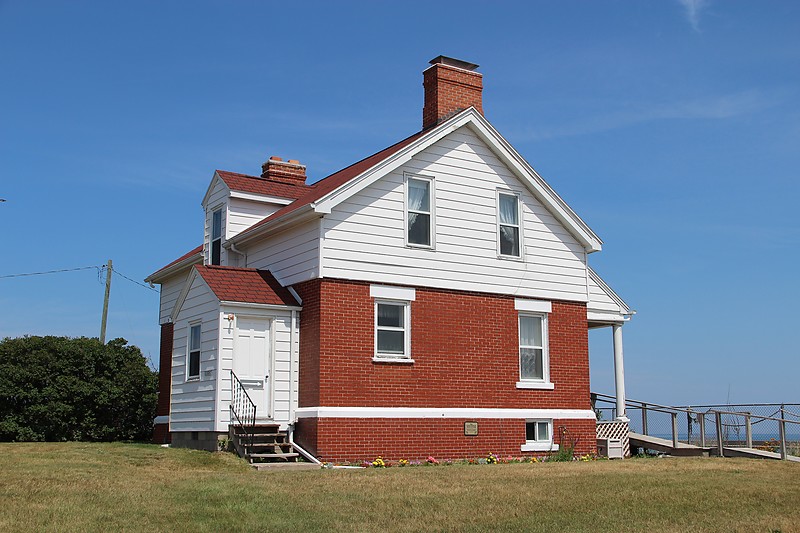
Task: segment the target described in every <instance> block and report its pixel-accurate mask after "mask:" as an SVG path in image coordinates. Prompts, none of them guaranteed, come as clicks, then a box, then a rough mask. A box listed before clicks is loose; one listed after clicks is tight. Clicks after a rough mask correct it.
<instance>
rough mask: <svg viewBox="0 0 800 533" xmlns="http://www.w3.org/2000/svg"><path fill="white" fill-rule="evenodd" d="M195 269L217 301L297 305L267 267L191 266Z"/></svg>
mask: <svg viewBox="0 0 800 533" xmlns="http://www.w3.org/2000/svg"><path fill="white" fill-rule="evenodd" d="M195 268H196V269H197V273H198V274H200V276H201V277H202V278H203V280H205V282H206V283H207V284H208V286H209V287H210V288H211V290H212V291H213V292H214V294H215V295H216V296H217V298H219V299H220V301H223V302H242V303H249V304H269V305H291V306H299V305H300V304H298V303H297V300H295V299H294V297H293V296H292V294H291V293H290V292H289V290H288V289H286V288H285V287H283V286H281V284H280V283H278V280H276V279H275V276H273V275H272V273H271V272H270V271H269V270H256V269H254V268H234V267H224V266H211V265H195Z"/></svg>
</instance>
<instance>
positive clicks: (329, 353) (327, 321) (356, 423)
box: [295, 279, 595, 460]
mask: <svg viewBox="0 0 800 533" xmlns="http://www.w3.org/2000/svg"><path fill="white" fill-rule="evenodd" d="M295 289H296V290H297V292H298V294H300V297H301V298H302V299H303V311H302V312H301V326H300V394H299V399H300V407H313V406H325V407H337V406H340V407H461V408H517V409H586V410H588V409H591V401H590V392H589V348H588V329H587V323H586V306H585V304H583V303H578V302H562V301H553V302H552V312H551V313H550V314H549V315H548V341H549V354H550V378H551V381H552V382H553V383H554V384H555V388H554V390H535V389H534V390H532V389H517V388H516V383H517V381H519V346H518V338H519V332H518V316H519V313H518V311H516V310H515V309H514V298H513V297H510V296H500V295H488V294H483V293H474V292H463V291H449V290H441V289H427V288H417V289H416V300H415V301H413V302H412V303H411V354H412V357H413V359H414V363H413V364H406V363H376V362H374V361H373V355H374V353H373V350H374V335H375V332H374V299H373V298H371V297H370V295H369V283H365V282H355V281H346V280H335V279H322V280H313V281H309V282H306V283H302V284H299V285H296V286H295ZM484 422H485V423H484ZM431 424H434V425H431ZM481 424H483V425H484V426H485V427H486V430H485V431H486V432H485V433H484V432H483V431H484V430H483V429H482V430H481V431H482V434H481V437H480V438H478V437H472V438H471V439H470V438H466V437H464V436H463V420H449V421H442V420H438V419H437V420H436V421H431V420H425V419H413V420H404V421H398V420H397V419H386V420H381V419H366V420H363V419H355V420H351V419H319V420H318V421H317V425H316V426H314V427H313V430H312V427H311V425H310V424H309V419H303V420H301V423H300V424H298V441H299V442H301V443H306V445H307V446H309V447H313V448H314V449H317V450H319V452H320V453H321V454H323V455H325V456H330V458H331V459H329V460H345V459H353V458H355V459H362V458H365V457H362V456H359V457H349V456H348V457H345V456H346V455H348V454H355V453H357V452H358V450H364V453H365V454H366V455H367V456H368V455H370V454H371V453H372V452H375V453H377V454H379V455H383V456H384V457H389V456H390V455H388V454H389V453H390V451H391V450H395V451H396V452H397V453H399V452H400V451H402V450H408V452H407V453H406V454H405V455H409V457H406V458H410V457H411V452H412V451H413V453H415V454H425V457H427V456H428V455H430V454H432V453H434V451H436V453H439V454H440V455H441V454H445V455H449V456H451V457H457V456H459V455H456V454H462V453H465V452H466V450H467V449H469V451H470V454H473V455H474V454H475V453H478V454H479V455H480V454H485V453H488V451H490V450H488V449H484V448H486V446H487V445H488V444H489V443H495V444H496V446H501V447H502V448H497V449H496V450H495V453H502V454H512V455H519V454H520V450H519V447H520V445H521V444H522V442H523V441H524V438H525V431H524V420H503V421H501V420H497V421H493V422H492V421H488V420H486V421H482V422H481ZM441 425H444V426H446V427H447V428H448V429H447V434H452V437H447V438H445V437H444V436H443V433H442V432H441V431H442V427H440V426H441ZM558 425H559V424H558V422H556V423H555V427H554V431H556V433H557V432H558ZM563 425H564V426H565V427H567V428H568V430H569V431H570V432H571V433H574V434H575V436H577V437H578V438H579V441H581V444H580V445H579V450H580V451H583V452H585V451H588V449H589V448H588V447H589V446H591V448H592V449H593V448H594V443H595V441H594V431H595V429H594V421H592V420H590V421H574V420H572V421H563ZM451 426H452V427H451ZM456 426H457V427H456ZM348 428H352V430H353V431H354V432H355V433H354V434H353V433H351V432H350V429H348ZM456 430H457V431H456ZM418 431H422V432H423V434H426V435H428V437H425V438H422V439H419V440H422V441H424V446H423V445H422V444H420V445H419V446H417V445H414V444H413V442H414V441H415V440H417V439H416V438H415V437H412V436H408V437H405V436H404V435H406V434H410V435H413V434H415V432H418ZM426 432H427V433H426ZM312 433H313V434H312ZM557 434H558V433H557ZM501 435H506V436H507V438H500V436H501ZM434 436H436V438H435V439H434V438H433V437H434ZM429 437H430V438H429ZM306 439H307V440H306ZM465 439H466V440H465ZM486 439H488V440H486ZM497 439H500V440H497ZM431 441H436V446H437V448H436V450H431V449H430V447H431V446H432V444H431ZM367 442H374V443H375V444H366V443H367ZM556 442H558V441H556ZM476 443H477V444H476ZM301 445H302V444H301ZM414 446H417V447H414ZM420 446H422V447H420ZM379 448H380V449H381V450H380V451H377V452H376V450H378V449H379ZM423 448H425V450H423ZM514 450H516V451H514ZM367 451H369V452H370V453H366V452H367ZM391 453H394V452H391Z"/></svg>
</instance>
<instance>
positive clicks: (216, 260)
mask: <svg viewBox="0 0 800 533" xmlns="http://www.w3.org/2000/svg"><path fill="white" fill-rule="evenodd" d="M221 255H222V209H217V210H216V211H214V212H213V213H212V214H211V264H212V265H219V264H220V261H221Z"/></svg>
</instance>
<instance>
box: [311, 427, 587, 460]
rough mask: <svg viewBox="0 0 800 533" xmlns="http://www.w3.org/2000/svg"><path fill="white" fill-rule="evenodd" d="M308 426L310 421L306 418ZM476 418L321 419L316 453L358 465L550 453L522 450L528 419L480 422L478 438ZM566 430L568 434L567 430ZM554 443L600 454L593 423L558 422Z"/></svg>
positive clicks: (317, 433) (580, 453) (320, 456)
mask: <svg viewBox="0 0 800 533" xmlns="http://www.w3.org/2000/svg"><path fill="white" fill-rule="evenodd" d="M301 420H302V422H303V423H305V422H306V420H305V419H301ZM466 420H474V419H457V418H447V419H431V418H411V419H408V418H321V419H318V421H317V425H316V427H315V428H314V429H315V432H316V436H317V443H316V447H315V452H316V454H317V458H318V459H319V460H321V461H323V462H326V461H330V462H337V463H343V462H355V461H364V460H373V459H375V458H376V457H377V456H381V457H383V458H384V459H386V460H389V461H397V460H398V459H408V460H410V461H411V460H425V459H426V458H427V457H429V456H433V457H435V458H436V459H461V458H479V457H486V455H487V454H488V453H490V452H491V453H494V454H496V455H499V456H501V457H509V456H510V457H531V456H536V457H541V456H544V455H547V452H522V451H521V450H520V448H521V446H522V445H523V444H525V421H524V420H517V419H478V420H477V422H478V435H477V436H474V437H467V436H465V435H464V422H465V421H466ZM562 428H565V429H566V432H564V431H562ZM553 433H554V442H555V443H556V444H559V445H560V446H573V447H574V450H575V453H576V454H579V455H583V454H586V453H588V452H590V451H595V449H596V440H595V423H594V420H558V419H556V420H554V421H553Z"/></svg>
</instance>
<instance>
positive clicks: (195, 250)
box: [148, 244, 203, 279]
mask: <svg viewBox="0 0 800 533" xmlns="http://www.w3.org/2000/svg"><path fill="white" fill-rule="evenodd" d="M202 251H203V245H202V244H201V245H200V246H198V247H197V248H192V249H191V250H190V251H188V252H186V253H185V254H183V255H182V256H180V257H179V258H177V259H176V260H175V261H172V262H171V263H169V264H167V265H164V266H163V267H161V268H159V269H158V270H156V271H155V272H153V273H152V274H150V275H149V276H148V279H149V278H152V277H154V276H157V275H158V273H159V272H161V271H162V270H166V269H168V268H169V267H171V266H172V265H177V264H178V263H180V262H181V261H183V260H185V259H189V258H190V257H192V256H193V255H197V254H199V253H202Z"/></svg>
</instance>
